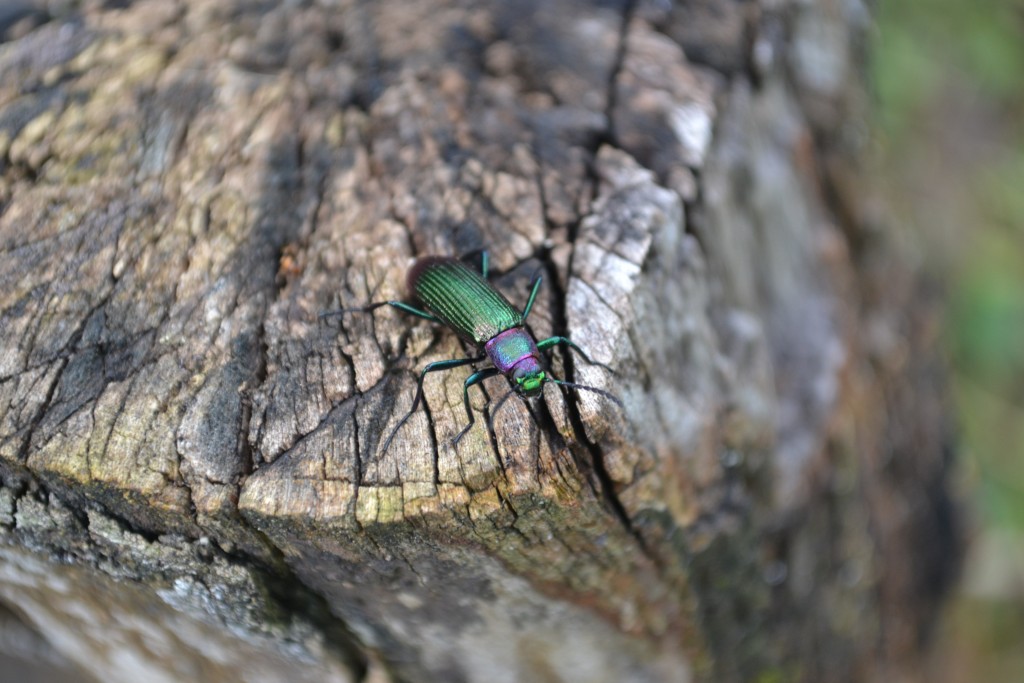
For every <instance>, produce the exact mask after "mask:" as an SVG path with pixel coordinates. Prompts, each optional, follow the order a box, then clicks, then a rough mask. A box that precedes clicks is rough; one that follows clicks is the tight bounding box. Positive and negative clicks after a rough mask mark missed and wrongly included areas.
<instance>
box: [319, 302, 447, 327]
mask: <svg viewBox="0 0 1024 683" xmlns="http://www.w3.org/2000/svg"><path fill="white" fill-rule="evenodd" d="M381 306H391V307H392V308H397V309H398V310H400V311H402V312H403V313H409V314H411V315H415V316H417V317H419V318H423V319H424V320H429V321H430V322H433V323H439V322H441V321H440V320H438V319H437V316H435V315H434V314H433V313H430V312H428V311H421V310H420V309H418V308H416V307H415V306H410V305H409V304H407V303H405V302H404V301H376V302H374V303H372V304H367V305H365V306H355V307H353V308H343V309H341V310H339V311H324V312H322V313H321V314H320V316H319V317H320V319H321V320H323V319H324V318H332V317H334V316H336V315H345V314H346V313H372V312H373V311H375V310H377V309H378V308H380V307H381Z"/></svg>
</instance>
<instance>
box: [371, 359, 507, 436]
mask: <svg viewBox="0 0 1024 683" xmlns="http://www.w3.org/2000/svg"><path fill="white" fill-rule="evenodd" d="M485 358H487V356H480V357H479V358H453V359H452V360H439V361H436V362H434V363H428V364H427V365H426V366H425V367H424V368H423V370H422V371H421V372H420V378H419V380H418V381H417V382H416V398H414V399H413V400H412V408H409V412H408V413H406V414H405V416H404V417H403V418H402V419H401V420H399V421H398V424H397V425H395V428H394V429H392V430H391V434H389V435H388V439H387V441H385V442H384V448H383V449H382V450H381V452H382V453H384V452H386V451H387V450H388V446H390V445H391V440H392V439H394V438H395V434H397V433H398V430H399V429H401V428H402V425H404V424H405V422H406V420H408V419H409V418H410V417H412V414H413V413H415V412H416V409H417V408H418V407H419V405H420V401H422V400H423V379H424V378H425V377H426V376H427V373H428V372H437V371H438V370H451V369H452V368H457V367H460V366H463V365H471V364H472V363H479V362H480V361H482V360H484V359H485Z"/></svg>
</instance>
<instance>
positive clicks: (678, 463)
mask: <svg viewBox="0 0 1024 683" xmlns="http://www.w3.org/2000/svg"><path fill="white" fill-rule="evenodd" d="M844 8H846V9H848V4H843V3H839V2H834V1H833V0H818V1H817V2H814V3H767V2H749V3H734V2H730V1H729V0H715V1H713V0H705V1H702V2H697V3H687V4H686V5H685V6H682V5H680V6H671V5H669V4H665V3H659V2H642V1H641V2H632V1H627V0H622V1H621V2H617V1H612V2H602V3H591V2H584V1H583V0H545V1H544V2H498V1H495V2H487V3H479V2H444V1H438V0H432V1H431V0H419V1H408V0H403V1H399V0H386V1H383V2H372V3H371V2H358V1H357V0H339V1H338V2H322V3H317V2H311V3H283V4H281V6H277V5H268V6H260V5H258V4H256V3H245V2H240V1H233V2H225V1H223V0H216V1H214V0H207V1H204V0H189V1H184V0H183V1H181V2H164V1H159V2H157V1H155V0H154V1H149V2H136V3H132V4H130V5H128V6H127V7H123V8H122V7H102V6H100V5H96V6H92V5H88V4H87V5H86V6H85V7H84V8H83V9H81V10H79V11H78V12H79V13H76V14H73V15H70V14H69V15H67V16H50V15H40V14H39V13H29V14H24V15H19V17H22V18H21V19H20V22H21V23H20V24H18V25H17V27H13V28H11V30H10V31H9V32H8V33H9V35H8V37H9V38H10V40H9V41H8V42H7V43H6V44H3V45H2V46H0V152H3V154H2V158H3V161H2V163H0V201H2V202H3V205H2V215H0V254H2V256H0V258H2V265H0V335H2V342H0V475H2V478H3V484H4V487H3V488H2V489H0V524H2V528H3V538H4V544H3V546H2V547H0V550H2V553H3V559H2V561H3V562H4V564H5V567H6V571H5V573H4V574H3V575H0V597H2V598H3V599H4V600H5V601H6V602H8V603H10V604H12V605H14V606H15V607H16V608H17V609H18V610H19V611H20V612H21V613H23V614H25V617H26V619H27V620H28V621H29V622H31V623H32V624H33V625H34V626H35V627H36V628H37V629H38V630H39V631H40V632H41V633H43V634H44V635H47V636H49V637H50V638H52V639H53V641H54V642H55V643H56V644H57V645H58V646H59V647H61V648H62V650H63V651H64V653H65V654H66V655H67V656H68V657H69V658H71V659H73V660H74V661H76V662H78V663H79V664H80V665H81V666H83V667H84V668H86V669H87V670H90V671H92V672H94V673H97V674H98V675H100V676H102V677H103V679H104V680H138V678H139V676H140V675H143V674H144V675H146V676H148V678H147V679H146V680H160V679H161V677H163V678H166V679H167V680H182V679H184V678H189V679H192V680H211V681H214V680H285V679H287V680H311V681H324V680H360V679H362V678H364V677H365V678H369V679H374V680H382V679H387V678H392V679H394V680H405V681H426V680H439V681H440V680H443V681H460V680H465V681H526V680H530V681H533V680H552V681H559V680H562V681H584V680H585V681H624V680H630V681H652V682H667V681H687V680H692V679H694V678H696V679H703V680H723V681H732V680H835V681H839V680H876V679H878V677H879V676H887V675H895V674H907V673H908V672H911V671H912V670H913V665H914V663H915V661H916V658H917V657H918V656H919V655H920V653H921V648H922V643H923V639H922V638H921V634H922V633H924V632H925V630H926V627H927V624H928V623H929V621H930V620H931V618H932V616H933V614H934V609H935V608H936V605H937V604H938V600H939V597H940V596H941V594H942V591H943V588H944V586H945V585H946V583H947V582H948V578H949V571H950V569H951V568H952V567H953V566H954V563H953V560H952V558H953V556H954V553H953V552H952V551H953V550H954V549H955V534H954V533H953V529H952V523H953V522H952V520H953V516H952V514H951V513H950V511H949V502H948V500H947V496H946V488H945V486H946V480H945V476H946V474H945V472H946V469H945V468H946V460H945V457H946V456H945V449H946V443H947V438H946V433H945V431H944V424H945V419H944V415H945V411H944V408H943V405H942V395H943V390H942V382H941V368H940V367H939V366H938V364H937V363H936V362H935V358H936V352H935V350H934V338H933V334H931V333H930V332H929V330H931V329H933V325H934V320H935V317H936V315H937V314H936V312H935V310H934V309H932V308H923V309H920V310H914V309H913V307H914V306H915V303H916V302H918V301H922V299H921V296H922V294H921V292H922V290H921V289H919V288H918V285H919V280H918V277H917V276H916V275H915V274H914V273H913V271H911V270H910V269H909V266H908V265H907V263H908V261H907V260H906V259H904V258H903V257H902V256H901V255H900V254H899V253H898V252H896V251H895V247H894V246H893V244H892V243H891V241H890V240H888V238H887V234H886V232H885V230H884V229H883V228H880V227H879V226H877V225H874V224H873V223H872V218H871V215H870V213H869V212H868V211H866V210H865V206H866V202H867V201H868V200H867V197H868V194H867V192H866V190H865V188H864V185H863V180H862V178H863V174H862V173H861V172H860V171H859V168H858V165H857V164H858V160H859V159H860V156H861V154H862V149H861V147H862V146H863V137H858V134H860V133H858V129H857V126H860V125H863V120H862V119H863V115H864V103H863V101H862V89H861V84H860V77H859V69H860V67H861V64H860V61H859V60H860V57H859V54H860V47H859V45H860V41H861V40H863V31H864V28H865V27H864V25H863V21H864V20H865V19H866V17H860V16H852V15H849V14H843V10H844ZM12 16H13V15H12ZM705 29H706V30H705ZM861 135H862V134H861ZM482 248H487V249H489V250H490V255H491V259H492V267H493V269H494V270H495V271H496V272H497V275H496V276H495V277H494V280H495V282H496V283H497V284H498V286H499V287H501V288H502V290H503V291H505V292H507V293H508V294H509V296H510V297H511V298H512V300H513V301H514V302H517V303H519V304H522V303H523V302H524V301H525V298H526V295H527V291H528V283H529V280H530V277H531V276H532V275H533V273H534V272H536V270H537V269H538V268H540V269H541V271H542V272H543V273H544V274H545V278H546V286H545V288H544V290H542V294H541V296H540V297H539V298H538V301H537V304H536V306H535V312H534V313H533V314H532V316H531V322H532V324H533V325H534V328H535V330H536V332H537V333H538V336H547V335H550V334H555V333H558V334H568V335H569V336H571V337H572V338H573V339H574V340H575V341H576V342H577V343H579V344H580V345H581V346H583V347H584V348H586V349H587V350H588V352H590V353H591V355H592V356H593V357H594V358H595V359H596V360H598V361H600V362H602V363H607V364H609V365H610V366H612V367H613V368H614V369H615V371H616V374H614V375H613V374H610V373H608V372H607V371H605V370H603V369H601V368H599V367H594V366H588V365H586V364H584V363H582V362H580V361H579V360H578V359H576V360H574V359H573V358H572V357H569V356H566V355H565V354H561V353H558V352H556V353H555V354H554V358H553V363H554V369H555V371H556V372H557V373H559V374H560V376H565V377H568V378H570V379H572V380H573V381H577V382H581V383H584V384H589V385H593V386H597V387H600V388H604V389H607V390H609V391H612V392H614V393H615V394H617V395H619V396H621V397H622V400H623V402H624V405H625V409H624V410H622V411H620V410H618V409H617V408H616V406H615V405H614V404H612V403H610V402H608V401H605V400H603V399H601V397H599V396H596V395H592V394H587V393H582V394H580V395H576V393H575V392H571V391H568V392H567V391H559V390H557V388H556V387H554V386H548V387H547V390H546V392H545V394H544V398H543V400H538V401H536V402H533V403H527V402H523V401H519V400H512V401H510V402H509V403H508V404H507V405H506V407H505V408H504V409H503V411H502V413H501V414H500V415H497V416H496V417H495V419H494V421H493V429H491V428H489V426H488V421H487V420H484V419H478V420H477V421H476V423H475V425H474V427H473V428H472V430H471V431H470V432H469V433H468V434H467V436H466V438H465V439H463V440H462V441H461V442H460V443H459V445H458V448H454V447H452V446H451V443H450V442H451V438H452V437H453V436H454V435H455V434H456V433H458V431H459V430H460V429H461V427H462V426H463V424H464V421H465V415H464V412H463V407H462V383H463V381H464V380H465V377H466V376H467V373H461V372H459V371H453V372H450V373H443V374H439V375H432V376H430V377H428V379H427V381H426V383H425V398H426V410H425V411H423V412H420V413H418V414H416V415H415V416H414V417H413V418H412V419H410V420H409V422H408V423H407V424H406V425H405V426H404V427H403V429H402V431H401V432H399V434H398V437H397V438H396V440H395V442H394V443H393V444H392V446H391V448H390V449H389V450H388V451H387V452H381V445H382V443H383V439H384V438H386V436H387V434H388V433H389V432H390V430H391V429H392V428H393V426H394V425H395V424H397V420H399V419H400V418H401V416H402V415H403V414H404V413H405V411H406V410H408V407H409V405H410V403H411V401H412V397H413V393H414V389H415V380H416V377H417V374H418V370H419V368H421V367H422V366H423V365H425V364H426V363H428V362H432V361H436V360H441V359H445V358H456V357H461V356H463V355H464V354H465V349H464V348H463V347H462V345H461V344H460V343H459V342H458V340H457V339H456V338H455V336H454V334H451V333H449V332H448V331H445V330H442V329H438V328H436V327H435V326H431V325H429V324H428V323H426V322H424V321H420V320H416V319H409V318H408V317H403V316H401V315H400V314H399V313H397V312H395V311H392V310H390V309H381V310H380V311H378V312H377V313H376V314H375V315H373V316H368V315H365V316H360V315H349V316H344V317H341V318H338V319H336V320H332V321H331V322H329V323H325V322H323V321H321V320H319V319H318V313H320V312H321V311H324V310H329V309H335V308H339V307H343V306H353V305H360V304H363V303H365V302H369V301H377V300H382V299H391V298H401V297H402V296H403V295H404V291H403V287H404V273H405V271H406V269H407V268H408V266H409V264H410V263H411V261H412V259H413V258H414V257H415V256H418V255H423V254H431V253H433V254H462V253H467V252H470V251H473V250H477V249H482ZM484 389H485V392H486V396H489V397H496V396H500V395H502V394H503V393H504V392H505V391H506V390H507V389H506V384H505V382H504V380H503V379H502V378H495V379H492V380H488V381H487V382H486V383H485V384H484ZM922 392H927V393H926V394H924V395H921V394H922ZM915 394H917V395H918V396H919V400H911V397H912V396H914V395H915ZM474 405H475V409H476V410H478V411H487V410H488V409H489V408H488V406H487V405H486V404H485V402H484V400H483V399H482V398H481V397H480V396H479V395H477V397H476V398H475V400H474ZM57 564H59V565H60V567H59V568H57V567H56V565H57ZM48 566H53V567H54V570H53V571H52V572H50V571H48V570H45V569H43V568H44V567H48ZM906 567H927V568H928V571H929V572H930V574H929V583H928V584H927V585H921V584H918V583H916V582H915V580H914V577H915V576H916V574H915V573H914V572H907V571H906V569H905V568H906ZM24 587H29V589H24V590H23V588H24ZM882 634H884V636H885V637H884V638H883V635H882ZM168 642H173V646H170V645H168Z"/></svg>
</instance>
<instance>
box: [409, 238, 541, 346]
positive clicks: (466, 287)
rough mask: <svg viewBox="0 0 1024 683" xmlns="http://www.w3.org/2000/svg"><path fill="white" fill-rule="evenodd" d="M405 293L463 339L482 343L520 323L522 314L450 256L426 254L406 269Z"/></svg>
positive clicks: (471, 271)
mask: <svg viewBox="0 0 1024 683" xmlns="http://www.w3.org/2000/svg"><path fill="white" fill-rule="evenodd" d="M408 285H409V293H410V294H412V295H414V296H415V297H416V298H417V299H419V300H420V301H421V302H423V305H424V307H425V308H426V309H427V310H428V311H430V312H431V313H433V314H434V315H435V316H437V318H438V319H439V320H440V321H441V322H443V323H444V324H445V325H447V326H448V327H450V328H452V329H453V330H455V332H456V333H457V334H458V335H459V336H460V337H462V338H463V339H465V340H466V341H471V342H475V343H477V344H484V343H485V342H488V341H490V340H491V339H492V338H494V337H495V336H497V335H498V333H500V332H504V331H505V330H507V329H510V328H512V327H518V326H519V325H522V324H523V316H522V314H521V313H520V312H519V311H517V310H516V309H515V307H514V306H512V304H510V303H509V301H508V299H506V298H505V297H504V296H502V294H501V292H499V291H498V290H496V289H495V288H494V287H492V286H491V285H490V284H489V283H488V282H487V281H486V280H484V278H483V276H481V275H480V273H478V272H477V271H475V270H472V269H471V268H469V266H467V265H466V264H464V263H462V262H461V261H457V260H455V259H453V258H444V257H436V256H434V257H427V258H422V259H420V260H418V261H417V262H416V263H415V264H414V265H413V267H412V270H410V271H409V283H408Z"/></svg>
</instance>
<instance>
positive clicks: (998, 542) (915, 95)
mask: <svg viewBox="0 0 1024 683" xmlns="http://www.w3.org/2000/svg"><path fill="white" fill-rule="evenodd" d="M877 10H878V13H879V24H878V26H877V28H876V30H875V34H874V45H873V49H872V53H871V54H872V56H873V57H872V65H871V67H872V68H871V81H872V85H873V88H874V91H875V93H874V94H875V97H876V115H877V121H876V126H875V130H876V132H877V140H878V161H879V173H878V177H879V180H880V183H879V188H880V190H881V192H882V193H883V194H884V195H885V197H886V198H887V200H888V204H889V206H890V208H891V212H892V216H893V217H894V220H895V222H896V226H897V230H898V231H899V234H900V237H901V238H903V239H905V240H906V241H907V242H908V243H909V244H912V245H913V246H914V247H915V248H916V249H917V250H918V251H919V252H921V253H922V255H923V256H924V257H925V263H926V268H927V269H928V271H929V274H930V276H931V278H932V279H933V280H934V281H935V282H937V283H938V284H939V285H940V286H942V287H943V288H944V290H945V293H946V295H947V297H948V300H949V303H950V305H949V308H948V312H947V320H946V322H947V324H946V330H945V341H946V348H947V350H948V358H949V363H950V369H951V377H952V382H953V388H954V396H955V407H956V416H957V420H958V430H959V438H960V443H959V449H958V453H959V455H960V458H959V461H958V466H957V477H958V487H959V494H960V496H961V497H962V498H963V500H965V501H966V503H967V509H968V513H969V515H970V518H969V520H968V534H969V538H968V541H969V546H968V554H967V557H966V563H965V566H964V575H963V579H962V582H961V585H960V587H959V589H958V593H957V596H956V598H955V599H954V601H953V602H952V603H951V604H950V606H949V608H948V609H947V611H946V616H945V618H944V621H943V624H942V625H941V627H940V629H939V636H938V637H939V638H940V641H941V642H940V643H939V646H938V647H937V648H936V652H935V655H934V657H933V659H934V660H935V661H934V662H932V670H931V671H930V672H928V674H927V676H926V680H934V681H939V682H940V683H944V682H953V681H956V682H960V681H1024V144H1022V143H1024V0H977V1H975V2H970V1H969V0H882V2H881V3H880V4H879V6H878V7H877Z"/></svg>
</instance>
